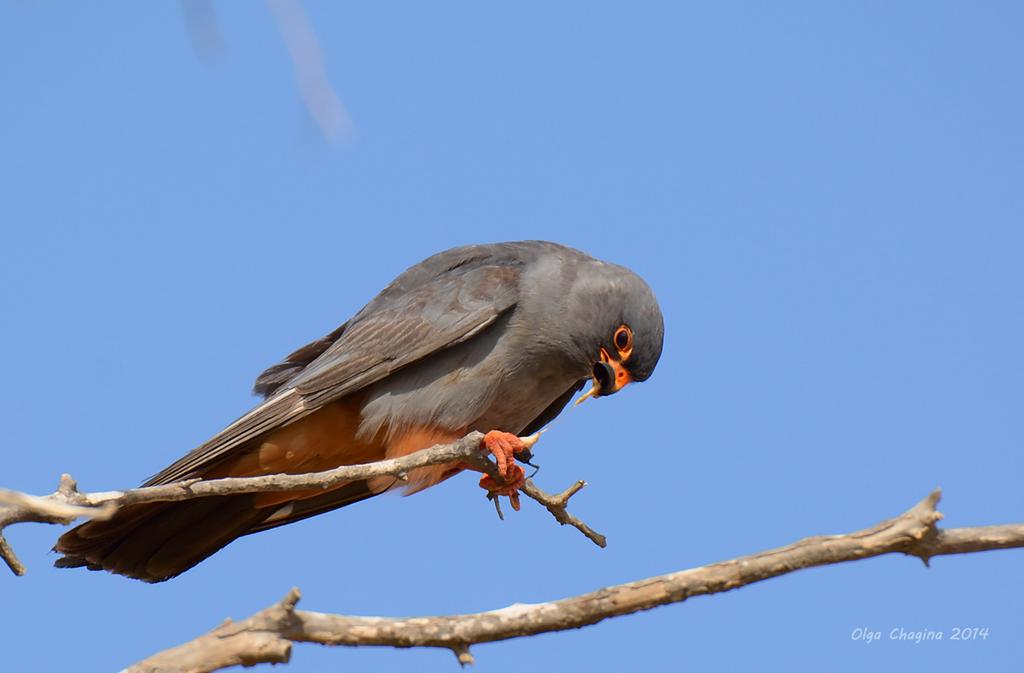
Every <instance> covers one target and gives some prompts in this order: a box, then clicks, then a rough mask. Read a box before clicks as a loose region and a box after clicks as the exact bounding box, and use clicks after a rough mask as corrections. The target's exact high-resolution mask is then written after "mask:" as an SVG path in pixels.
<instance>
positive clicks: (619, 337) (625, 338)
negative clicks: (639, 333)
mask: <svg viewBox="0 0 1024 673" xmlns="http://www.w3.org/2000/svg"><path fill="white" fill-rule="evenodd" d="M615 348H617V349H618V350H619V354H620V355H628V354H629V352H630V351H632V350H633V330H631V329H629V326H628V325H622V326H621V327H619V329H617V330H615Z"/></svg>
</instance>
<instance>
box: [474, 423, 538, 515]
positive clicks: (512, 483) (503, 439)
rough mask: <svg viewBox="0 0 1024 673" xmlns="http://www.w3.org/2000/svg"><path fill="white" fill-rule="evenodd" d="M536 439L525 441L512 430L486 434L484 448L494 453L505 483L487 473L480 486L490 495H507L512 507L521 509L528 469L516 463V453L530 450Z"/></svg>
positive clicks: (492, 431)
mask: <svg viewBox="0 0 1024 673" xmlns="http://www.w3.org/2000/svg"><path fill="white" fill-rule="evenodd" d="M531 439H532V441H530V440H531ZM536 441H537V440H536V439H535V438H528V439H527V441H523V440H522V439H520V438H519V437H516V436H515V435H513V434H512V433H510V432H501V431H499V430H491V431H490V432H488V433H487V434H486V435H484V441H483V448H484V449H486V450H487V452H488V453H491V454H493V455H494V460H495V462H497V464H498V472H499V473H501V476H502V479H504V480H505V483H503V484H499V483H498V482H497V481H496V480H495V479H494V478H493V477H491V475H489V474H485V475H484V476H483V477H482V478H481V479H480V488H482V489H484V490H486V491H487V493H488V497H490V498H497V497H498V496H501V495H504V496H507V497H508V501H509V503H510V504H511V505H512V509H514V510H516V511H517V512H518V511H519V489H521V488H522V487H523V484H525V483H526V471H525V470H523V468H522V467H520V466H518V465H516V461H515V455H516V454H517V453H518V454H521V453H522V452H523V451H528V450H529V448H530V446H532V445H533V443H534V442H536Z"/></svg>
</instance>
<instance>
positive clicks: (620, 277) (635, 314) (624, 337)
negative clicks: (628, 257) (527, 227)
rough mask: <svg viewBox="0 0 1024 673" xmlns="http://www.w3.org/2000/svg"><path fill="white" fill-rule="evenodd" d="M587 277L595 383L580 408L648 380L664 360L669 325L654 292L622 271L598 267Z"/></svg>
mask: <svg viewBox="0 0 1024 673" xmlns="http://www.w3.org/2000/svg"><path fill="white" fill-rule="evenodd" d="M592 276H593V277H592V278H589V279H584V282H585V286H584V291H583V292H581V296H580V297H579V299H580V301H582V302H584V304H585V305H586V306H585V312H586V314H587V315H586V318H587V322H588V323H589V327H588V329H587V330H585V332H586V333H587V334H589V338H588V339H587V341H586V342H585V343H584V344H583V350H584V352H585V355H586V357H587V358H588V365H589V366H590V372H591V376H590V377H591V382H592V385H591V387H590V390H588V391H587V392H586V393H585V394H584V395H583V396H582V397H580V399H579V400H577V402H576V404H579V403H580V402H582V401H583V400H585V399H588V398H590V397H604V396H607V395H612V394H614V393H617V392H618V391H620V390H622V389H623V388H625V387H626V386H627V385H629V384H630V383H633V382H634V381H645V380H647V378H649V377H650V376H651V374H652V373H653V372H654V367H655V366H656V365H657V364H658V359H659V358H660V357H661V348H662V343H663V341H664V337H665V321H664V318H662V315H661V309H660V308H659V307H658V301H657V299H655V297H654V293H653V292H652V291H651V288H650V287H649V286H648V285H647V283H645V282H644V281H643V279H642V278H640V277H639V276H637V275H636V274H635V273H633V272H632V271H630V270H629V269H626V268H624V267H620V266H616V265H613V264H603V263H602V264H600V265H599V266H597V267H596V268H595V269H594V272H593V274H592Z"/></svg>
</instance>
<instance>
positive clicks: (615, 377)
mask: <svg viewBox="0 0 1024 673" xmlns="http://www.w3.org/2000/svg"><path fill="white" fill-rule="evenodd" d="M593 371H594V373H593V375H592V376H591V384H590V390H588V391H587V392H585V393H584V394H583V395H582V396H580V398H579V399H578V400H576V404H574V405H573V406H579V405H580V404H581V403H582V402H583V401H584V400H587V399H590V398H591V397H604V396H605V395H611V394H613V393H617V392H619V391H620V390H622V389H623V388H625V387H626V386H627V385H629V383H631V382H632V381H633V378H632V377H631V376H630V375H629V372H628V371H626V368H625V367H623V366H622V363H621V362H619V361H618V360H613V359H612V357H611V356H610V355H608V351H606V350H605V349H603V348H602V349H601V360H600V362H595V363H594V370H593Z"/></svg>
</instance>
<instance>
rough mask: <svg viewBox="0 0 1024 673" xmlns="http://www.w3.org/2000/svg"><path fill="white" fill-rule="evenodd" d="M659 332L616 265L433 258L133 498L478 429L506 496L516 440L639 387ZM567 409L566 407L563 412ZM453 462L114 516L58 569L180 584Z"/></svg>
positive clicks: (469, 250) (292, 362)
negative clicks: (305, 523)
mask: <svg viewBox="0 0 1024 673" xmlns="http://www.w3.org/2000/svg"><path fill="white" fill-rule="evenodd" d="M664 329H665V328H664V319H663V316H662V313H661V310H660V308H659V305H658V301H657V299H656V298H655V295H654V293H653V291H652V290H651V288H650V286H649V285H648V284H647V283H646V282H645V281H644V280H643V279H642V278H641V277H640V276H639V275H637V274H636V273H634V272H633V271H631V270H630V269H628V268H626V267H624V266H619V265H617V264H613V263H609V262H604V261H601V260H598V259H595V258H594V257H591V256H590V255H587V254H586V253H584V252H581V251H579V250H576V249H573V248H570V247H567V246H564V245H561V244H558V243H553V242H548V241H515V242H504V243H488V244H478V245H467V246H462V247H456V248H452V249H450V250H446V251H444V252H440V253H437V254H435V255H433V256H431V257H429V258H427V259H425V260H424V261H422V262H420V263H419V264H416V265H414V266H412V267H410V268H409V269H407V270H406V271H405V272H403V273H402V274H401V275H399V276H398V277H397V278H395V279H394V280H393V281H392V282H391V283H390V284H389V285H388V286H387V287H385V288H384V289H383V290H382V291H381V292H380V293H379V294H378V295H377V296H376V297H374V298H373V299H372V300H371V301H370V302H369V303H368V304H366V306H364V307H363V308H362V309H361V310H360V311H359V312H358V313H356V314H355V315H354V316H353V317H352V318H350V319H349V320H348V321H346V322H345V323H343V324H342V325H341V326H340V327H338V328H337V329H335V330H334V331H332V332H331V333H330V334H327V335H326V336H324V337H322V338H320V339H317V340H316V341H313V342H311V343H309V344H307V345H305V346H303V347H302V348H299V349H298V350H296V351H295V352H293V353H291V354H290V355H288V356H287V357H286V358H284V360H283V361H281V362H280V363H279V364H276V365H274V366H272V367H270V368H269V369H267V370H266V371H264V372H263V373H262V374H260V376H259V377H258V378H257V379H256V383H255V386H254V388H253V392H254V393H255V394H257V395H260V396H262V397H263V400H262V402H260V403H259V404H257V405H256V406H255V407H254V408H253V409H252V410H250V411H249V412H247V413H246V414H244V415H243V416H241V417H240V418H238V419H237V420H236V421H234V422H233V423H231V424H230V425H228V426H227V427H226V428H225V429H224V430H222V431H221V432H219V433H217V434H216V435H214V436H213V437H212V438H210V439H209V440H208V441H206V442H204V443H203V444H201V445H199V446H198V447H196V448H195V449H193V450H192V451H190V452H189V453H187V454H186V455H184V456H182V457H181V458H180V459H178V460H177V461H175V462H174V463H172V464H171V465H169V466H167V467H166V468H164V469H163V470H161V471H160V472H159V473H158V474H156V475H155V476H153V477H152V478H150V479H149V480H148V481H147V482H145V484H144V486H155V485H160V484H169V483H174V482H178V481H182V480H186V479H195V478H200V479H217V478H222V477H251V476H260V475H267V474H281V473H286V474H302V473H309V472H317V471H322V470H328V469H331V468H335V467H338V466H340V465H354V464H361V463H369V462H373V461H379V460H383V459H386V458H397V457H400V456H403V455H407V454H410V453H412V452H414V451H418V450H420V449H424V448H427V447H430V446H433V445H435V444H439V443H447V442H451V441H454V440H455V439H458V438H461V437H463V436H465V435H467V434H468V433H469V432H471V431H480V432H483V433H486V434H485V436H484V439H483V440H482V442H481V451H485V452H488V453H489V454H493V455H494V456H495V459H496V462H497V464H498V468H499V471H500V473H501V474H502V476H503V477H504V479H503V481H504V483H498V482H496V481H495V480H494V479H492V478H491V477H489V476H486V475H485V476H484V477H483V478H482V479H481V480H480V485H481V486H482V487H483V488H485V489H486V490H488V491H489V493H490V494H491V496H492V497H494V496H509V497H510V498H513V502H512V504H513V506H514V507H516V508H518V501H517V500H516V497H517V495H518V492H519V491H518V489H519V488H520V487H521V486H522V485H523V483H524V480H525V476H524V471H523V468H522V467H521V466H519V465H517V464H516V459H519V460H523V461H528V460H529V458H528V457H527V458H525V459H524V458H523V456H524V455H526V456H529V451H528V449H527V447H526V446H525V445H524V444H523V442H522V440H521V439H520V437H521V436H524V435H529V434H531V433H534V432H536V431H538V430H539V429H541V428H543V427H544V426H546V425H547V424H548V423H549V422H550V421H552V420H553V419H554V418H555V417H556V416H558V415H559V414H560V413H561V412H562V410H563V409H564V408H565V407H566V406H567V405H568V403H569V402H570V401H571V400H572V398H573V397H574V396H575V395H576V394H577V393H578V392H579V391H580V390H582V389H583V387H584V386H585V385H586V383H587V382H588V381H589V382H590V383H591V387H590V389H589V390H588V391H587V392H586V393H584V394H583V395H582V396H581V397H580V398H579V401H583V400H584V399H589V398H600V397H606V396H609V395H612V394H614V393H616V392H618V391H620V390H622V389H623V388H625V387H626V386H627V385H629V384H630V383H632V382H640V381H644V380H646V379H647V378H649V377H650V376H651V374H652V373H653V371H654V368H655V366H656V365H657V363H658V360H659V358H660V357H661V351H662V346H663V341H664ZM577 403H578V402H577ZM464 468H465V466H463V465H459V464H447V465H435V466H428V467H422V468H417V469H415V470H412V471H410V472H409V473H408V475H407V478H406V480H404V481H400V480H398V479H396V478H394V477H374V478H370V479H366V480H360V481H351V482H347V483H343V484H341V485H339V486H336V487H334V488H331V489H327V490H323V489H317V490H307V491H301V490H300V491H285V492H272V493H255V494H253V493H250V494H230V495H215V496H208V497H203V498H196V499H192V500H185V501H177V502H153V503H140V504H135V505H129V506H126V507H123V508H121V509H120V510H118V511H117V512H116V513H115V514H114V515H113V517H112V518H110V519H108V520H103V521H100V520H93V521H89V522H86V523H83V524H81V525H79V526H77V527H76V528H73V529H71V530H70V531H68V532H66V533H65V534H63V535H62V536H61V537H60V538H59V540H58V541H57V544H56V545H55V547H54V550H55V551H57V552H58V553H60V554H61V555H62V556H61V557H60V558H58V559H57V560H56V562H55V565H56V566H58V567H64V568H70V567H86V568H88V569H91V570H106V571H109V572H112V573H116V574H120V575H125V576H127V577H132V578H136V579H139V580H143V581H145V582H162V581H164V580H168V579H170V578H172V577H175V576H177V575H180V574H181V573H183V572H185V571H186V570H188V569H190V568H192V567H194V566H195V565H196V564H198V563H200V562H201V561H203V560H204V559H206V558H208V557H209V556H211V555H212V554H214V553H216V552H217V551H218V550H220V549H222V548H223V547H224V546H226V545H227V544H229V543H230V542H232V541H233V540H235V539H236V538H238V537H240V536H243V535H248V534H252V533H257V532H261V531H266V530H270V529H272V528H276V527H278V526H282V525H285V524H289V523H292V522H295V521H299V520H302V519H305V518H307V517H311V516H314V515H317V514H321V513H324V512H327V511H330V510H334V509H337V508H339V507H345V506H347V505H351V504H353V503H356V502H359V501H362V500H366V499H368V498H371V497H373V496H376V495H378V494H381V493H384V492H386V491H390V490H393V489H395V488H396V487H397V486H404V487H405V489H406V494H411V493H416V492H419V491H422V490H423V489H425V488H429V487H431V486H434V485H436V484H438V483H440V482H441V481H444V480H445V479H447V478H449V477H451V476H453V475H454V474H457V473H459V472H461V471H463V469H464Z"/></svg>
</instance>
